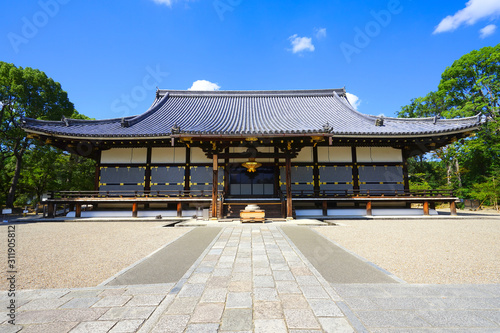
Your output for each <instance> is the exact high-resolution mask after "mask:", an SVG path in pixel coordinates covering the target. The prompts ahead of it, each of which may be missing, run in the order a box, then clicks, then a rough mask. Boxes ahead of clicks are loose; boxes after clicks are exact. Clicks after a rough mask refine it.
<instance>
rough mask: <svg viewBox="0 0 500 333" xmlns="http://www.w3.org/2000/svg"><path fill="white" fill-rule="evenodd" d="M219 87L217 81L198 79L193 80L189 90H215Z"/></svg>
mask: <svg viewBox="0 0 500 333" xmlns="http://www.w3.org/2000/svg"><path fill="white" fill-rule="evenodd" d="M219 89H220V87H219V85H218V84H217V83H212V82H210V81H207V80H197V81H194V82H193V85H192V86H191V88H189V89H188V90H203V91H214V90H219Z"/></svg>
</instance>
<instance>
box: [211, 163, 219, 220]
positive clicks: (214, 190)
mask: <svg viewBox="0 0 500 333" xmlns="http://www.w3.org/2000/svg"><path fill="white" fill-rule="evenodd" d="M212 159H213V166H212V173H213V177H212V217H213V218H217V192H218V182H219V159H218V157H217V154H213V157H212Z"/></svg>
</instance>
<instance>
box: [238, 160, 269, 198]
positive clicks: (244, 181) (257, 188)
mask: <svg viewBox="0 0 500 333" xmlns="http://www.w3.org/2000/svg"><path fill="white" fill-rule="evenodd" d="M229 195H230V196H233V197H241V196H246V197H272V196H273V195H274V166H261V167H260V168H258V169H257V170H256V171H255V172H248V171H247V169H246V168H244V167H242V166H237V167H234V168H231V169H230V171H229Z"/></svg>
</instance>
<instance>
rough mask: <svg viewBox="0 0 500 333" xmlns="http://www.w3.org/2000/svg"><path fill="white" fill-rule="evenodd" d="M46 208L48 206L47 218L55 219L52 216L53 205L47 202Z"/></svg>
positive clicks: (53, 215)
mask: <svg viewBox="0 0 500 333" xmlns="http://www.w3.org/2000/svg"><path fill="white" fill-rule="evenodd" d="M47 206H48V213H47V217H55V214H54V206H55V204H53V203H52V202H49V204H48V205H47Z"/></svg>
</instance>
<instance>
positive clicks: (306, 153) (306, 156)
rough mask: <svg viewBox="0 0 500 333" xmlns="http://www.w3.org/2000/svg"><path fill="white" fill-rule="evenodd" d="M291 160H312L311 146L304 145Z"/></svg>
mask: <svg viewBox="0 0 500 333" xmlns="http://www.w3.org/2000/svg"><path fill="white" fill-rule="evenodd" d="M293 162H313V148H312V147H304V148H302V150H301V151H300V152H299V154H298V155H297V157H296V158H294V159H292V163H293Z"/></svg>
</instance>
